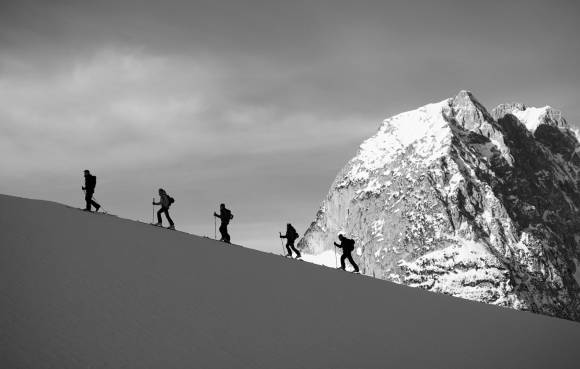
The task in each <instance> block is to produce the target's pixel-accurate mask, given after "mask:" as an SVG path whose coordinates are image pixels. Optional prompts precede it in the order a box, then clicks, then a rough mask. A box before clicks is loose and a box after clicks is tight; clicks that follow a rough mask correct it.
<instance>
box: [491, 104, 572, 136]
mask: <svg viewBox="0 0 580 369" xmlns="http://www.w3.org/2000/svg"><path fill="white" fill-rule="evenodd" d="M507 114H512V115H514V116H515V117H516V118H517V119H518V120H519V121H520V122H522V123H523V124H524V125H525V126H526V128H527V129H528V130H529V131H530V132H532V133H534V132H535V131H536V129H537V128H538V126H539V125H542V124H545V125H549V126H553V127H558V128H569V126H568V122H566V119H565V118H564V117H562V112H561V111H559V110H556V109H553V108H552V107H550V106H544V107H542V108H534V107H528V106H526V105H524V104H522V103H509V104H500V105H498V106H497V107H495V108H494V109H493V110H492V116H493V117H494V119H501V118H503V117H505V116H506V115H507Z"/></svg>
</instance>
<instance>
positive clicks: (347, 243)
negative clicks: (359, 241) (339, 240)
mask: <svg viewBox="0 0 580 369" xmlns="http://www.w3.org/2000/svg"><path fill="white" fill-rule="evenodd" d="M344 251H348V252H352V251H354V240H351V239H350V238H345V239H344Z"/></svg>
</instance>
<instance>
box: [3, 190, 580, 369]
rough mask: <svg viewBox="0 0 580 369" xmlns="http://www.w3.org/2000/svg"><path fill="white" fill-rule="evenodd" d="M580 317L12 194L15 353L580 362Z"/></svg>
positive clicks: (294, 361)
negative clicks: (434, 289)
mask: <svg viewBox="0 0 580 369" xmlns="http://www.w3.org/2000/svg"><path fill="white" fill-rule="evenodd" d="M579 343H580V325H579V324H578V323H575V322H571V321H566V320H561V319H555V318H550V317H546V316H541V315H535V314H531V313H527V312H519V311H516V310H511V309H505V308H500V307H496V306H490V305H486V304H482V303H477V302H471V301H467V300H463V299H457V298H453V297H450V296H445V295H440V294H434V293H431V292H428V291H424V290H421V289H414V288H410V287H407V286H403V285H397V284H394V283H391V282H387V281H381V280H378V279H373V278H368V277H365V276H356V275H353V274H350V273H346V272H342V271H337V270H333V269H330V268H326V267H322V266H318V265H314V264H310V263H307V262H303V261H294V260H289V259H286V258H283V257H280V256H276V255H272V254H266V253H262V252H258V251H254V250H250V249H246V248H243V247H240V246H228V245H225V244H222V243H219V242H215V241H213V240H210V239H204V238H201V237H196V236H192V235H189V234H185V233H181V232H173V231H168V230H164V229H160V228H156V227H152V226H150V225H146V224H142V223H138V222H133V221H129V220H124V219H120V218H117V217H114V216H109V215H103V214H87V213H84V212H82V211H79V210H76V209H72V208H68V207H66V206H63V205H59V204H55V203H50V202H45V201H38V200H27V199H20V198H15V197H10V196H4V195H0V368H10V369H18V368H58V369H65V368H71V369H78V368H115V369H119V368H139V369H143V368H164V369H167V368H268V369H272V368H349V369H352V368H357V369H359V368H421V369H424V368H526V369H530V368H577V367H578V363H579V361H580V350H578V344H579Z"/></svg>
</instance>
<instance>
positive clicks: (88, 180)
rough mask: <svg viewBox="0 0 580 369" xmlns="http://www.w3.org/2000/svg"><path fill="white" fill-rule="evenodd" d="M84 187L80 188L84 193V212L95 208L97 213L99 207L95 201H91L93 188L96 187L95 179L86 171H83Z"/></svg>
mask: <svg viewBox="0 0 580 369" xmlns="http://www.w3.org/2000/svg"><path fill="white" fill-rule="evenodd" d="M84 173H85V185H84V186H83V187H82V189H83V191H85V202H86V206H85V209H84V210H85V211H91V206H94V207H95V211H99V208H100V207H101V205H99V204H97V202H96V201H95V200H93V195H94V193H95V188H96V187H97V177H96V176H94V175H92V174H91V172H89V170H88V169H85V172H84Z"/></svg>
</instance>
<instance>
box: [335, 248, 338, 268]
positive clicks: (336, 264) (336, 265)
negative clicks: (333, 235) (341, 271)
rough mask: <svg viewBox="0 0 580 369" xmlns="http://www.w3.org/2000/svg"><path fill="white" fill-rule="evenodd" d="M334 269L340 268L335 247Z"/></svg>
mask: <svg viewBox="0 0 580 369" xmlns="http://www.w3.org/2000/svg"><path fill="white" fill-rule="evenodd" d="M334 267H335V268H338V262H337V261H336V246H334Z"/></svg>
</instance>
